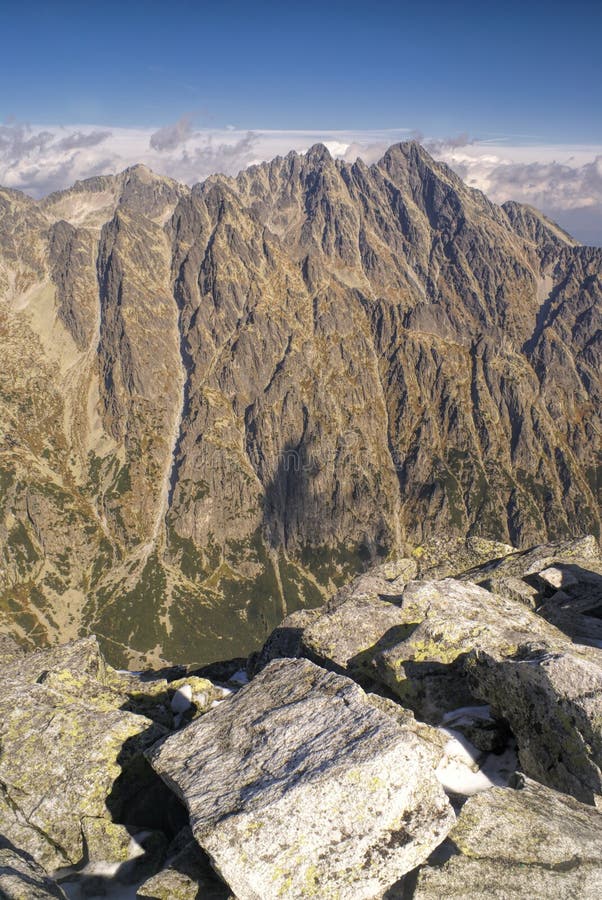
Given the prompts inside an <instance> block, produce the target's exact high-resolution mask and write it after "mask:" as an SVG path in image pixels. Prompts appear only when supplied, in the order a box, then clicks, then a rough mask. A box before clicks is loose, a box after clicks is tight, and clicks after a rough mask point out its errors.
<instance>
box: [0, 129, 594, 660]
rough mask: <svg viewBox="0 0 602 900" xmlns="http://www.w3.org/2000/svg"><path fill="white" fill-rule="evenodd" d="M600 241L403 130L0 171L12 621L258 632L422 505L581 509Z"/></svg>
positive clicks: (565, 525)
mask: <svg viewBox="0 0 602 900" xmlns="http://www.w3.org/2000/svg"><path fill="white" fill-rule="evenodd" d="M601 273H602V250H600V249H595V248H586V247H581V246H579V245H577V244H576V242H574V241H573V240H572V239H571V238H570V237H569V236H568V235H566V234H565V233H564V232H562V230H561V229H559V228H558V226H556V225H555V224H554V223H552V222H550V221H549V220H547V219H546V218H545V217H544V216H543V215H542V214H540V213H538V212H537V211H536V210H533V209H531V208H530V207H524V206H521V205H519V204H515V203H508V204H505V205H504V206H503V207H498V206H496V205H494V204H493V203H491V202H490V201H489V200H488V199H487V198H486V197H485V196H484V195H483V194H482V193H480V192H478V191H475V190H473V189H471V188H468V187H467V186H466V185H464V184H463V183H462V181H461V180H460V179H459V178H458V177H457V176H456V175H455V174H454V173H453V172H451V170H450V169H448V168H447V167H446V166H444V165H441V164H439V163H435V162H434V161H433V160H432V159H431V158H430V157H429V155H428V154H427V153H426V151H425V150H424V149H423V148H422V147H420V145H418V144H416V143H414V142H409V143H406V144H400V145H396V146H394V147H392V148H390V150H389V151H387V153H386V154H385V155H384V157H383V158H382V159H381V160H380V162H379V163H377V164H376V165H373V166H370V167H368V166H366V165H364V164H363V163H362V162H361V161H360V160H358V161H357V162H356V163H354V164H348V163H344V162H341V161H338V160H334V159H332V157H331V156H330V154H329V153H328V151H327V149H326V148H325V147H323V146H321V145H318V146H316V147H313V148H312V149H311V150H310V151H309V152H308V153H307V154H305V155H298V154H296V153H291V154H289V155H288V156H287V157H285V158H276V159H275V160H273V161H272V162H270V163H265V164H262V165H259V166H254V167H251V168H250V169H247V170H245V171H244V172H242V173H240V175H239V176H237V177H236V178H228V177H225V176H219V175H218V176H212V177H211V178H209V179H207V180H206V181H205V182H203V183H202V184H199V185H195V186H194V187H193V188H192V189H189V188H187V187H185V186H182V185H178V184H177V183H176V182H173V181H171V180H170V179H167V178H162V177H159V176H156V175H154V174H153V173H151V172H150V171H149V170H148V169H146V168H145V167H143V166H136V167H134V168H132V169H128V170H126V172H124V173H121V174H120V175H117V176H103V177H100V178H94V179H90V180H88V181H85V182H81V183H78V184H76V185H75V186H74V187H73V188H72V189H70V190H68V191H63V192H59V193H58V194H54V195H51V196H50V197H47V198H46V199H45V200H43V201H41V202H39V203H35V202H34V201H32V200H30V199H29V198H27V197H25V196H24V195H21V194H18V193H17V192H14V191H5V190H0V291H1V295H2V298H3V302H2V304H1V306H0V316H1V319H0V328H1V330H2V335H3V347H4V350H5V352H4V354H3V357H4V359H3V363H2V366H1V369H0V379H1V383H0V392H1V393H0V403H1V404H2V411H3V418H2V421H3V423H4V427H3V432H4V433H3V436H2V446H1V448H0V477H1V479H2V493H1V503H2V508H1V510H0V537H1V541H2V547H3V554H4V561H3V566H2V569H3V571H2V574H1V578H2V582H3V583H2V585H1V587H0V591H1V593H0V613H1V615H2V626H1V627H2V630H4V631H10V632H11V633H13V634H15V636H16V637H18V638H19V639H21V640H22V641H25V640H27V641H35V642H38V643H44V642H45V641H48V640H53V639H55V638H56V637H57V636H58V635H60V636H61V637H62V638H63V639H65V638H69V637H74V636H76V635H77V634H79V633H86V632H88V631H90V630H92V631H94V632H95V633H97V634H99V635H100V637H101V640H104V642H105V649H106V652H107V653H108V655H109V657H110V658H111V659H112V660H113V661H115V662H119V663H126V662H132V661H136V662H137V663H144V664H147V663H150V664H157V663H160V662H161V661H162V660H166V661H177V660H178V659H183V658H186V659H187V660H188V661H189V660H190V659H191V658H195V659H197V660H198V661H199V662H202V661H206V660H207V659H209V658H211V657H212V658H216V657H218V656H222V657H226V656H231V655H234V654H236V653H238V652H243V651H245V652H246V650H248V649H250V647H251V645H252V644H253V642H259V641H260V640H261V639H262V638H263V636H264V635H265V633H267V631H268V630H270V628H271V627H272V626H273V625H275V624H276V623H277V622H278V621H279V620H280V618H282V615H283V614H284V613H285V612H287V611H291V610H292V609H295V608H297V607H298V606H302V605H306V604H308V605H312V604H313V605H315V604H316V603H318V602H319V601H320V599H321V598H322V597H323V596H324V593H325V592H327V591H328V590H329V589H330V588H331V587H332V586H333V584H335V583H337V582H338V581H340V579H341V578H343V577H345V576H347V575H349V574H351V573H352V572H353V571H355V570H357V568H359V567H360V566H361V565H362V562H363V561H365V560H366V559H373V558H377V557H378V556H382V555H385V554H386V553H387V552H389V551H394V550H401V549H403V550H404V551H405V552H409V551H411V550H416V553H417V554H418V555H419V553H420V549H419V548H420V546H421V545H422V544H423V543H424V542H425V541H427V540H428V539H429V537H430V536H431V535H433V534H435V533H441V532H443V533H446V534H449V535H457V536H466V535H482V536H486V537H490V538H494V539H497V540H500V541H504V542H511V543H513V544H516V545H519V546H525V545H528V544H529V543H535V542H537V541H539V540H542V539H545V538H558V537H564V536H569V535H571V534H573V533H575V530H577V531H578V532H579V533H581V532H585V531H591V532H594V533H597V534H599V533H600V471H601V469H600V419H599V410H600V399H601V392H602V391H601V384H600V376H599V372H600V363H601V356H602V353H601V347H600V320H601V312H600V296H601V293H602V290H601V277H602V274H601Z"/></svg>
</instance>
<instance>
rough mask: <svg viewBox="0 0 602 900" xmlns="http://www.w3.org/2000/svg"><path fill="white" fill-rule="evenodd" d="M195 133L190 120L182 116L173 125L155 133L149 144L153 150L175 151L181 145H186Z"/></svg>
mask: <svg viewBox="0 0 602 900" xmlns="http://www.w3.org/2000/svg"><path fill="white" fill-rule="evenodd" d="M193 133H194V132H193V130H192V124H191V122H190V119H189V118H188V116H182V118H181V119H178V121H177V122H174V124H173V125H165V126H164V127H163V128H159V130H158V131H153V133H152V134H151V136H150V139H149V144H150V146H151V147H152V149H153V150H174V149H175V148H176V147H179V146H180V144H185V143H186V141H187V140H188V139H189V138H191V137H192V135H193Z"/></svg>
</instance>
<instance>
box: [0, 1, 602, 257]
mask: <svg viewBox="0 0 602 900" xmlns="http://www.w3.org/2000/svg"><path fill="white" fill-rule="evenodd" d="M0 30H1V33H2V48H3V49H2V54H0V183H1V184H3V185H5V186H8V187H14V188H19V189H21V190H25V191H26V192H28V193H31V194H32V195H34V196H41V195H43V194H44V193H48V192H49V191H51V190H54V189H57V188H60V187H66V186H68V185H69V184H70V183H72V182H73V180H75V178H82V177H87V176H88V175H93V174H98V173H99V172H101V171H105V172H112V171H118V170H119V169H120V168H124V167H125V166H127V165H131V164H133V163H135V162H145V163H146V164H147V165H150V166H151V168H154V169H155V170H156V171H159V172H161V173H164V174H169V175H172V176H173V177H176V178H179V179H181V180H184V181H187V182H189V183H193V182H194V181H198V180H201V179H202V178H204V177H206V176H207V175H208V174H210V173H211V172H212V171H226V172H227V173H228V174H234V173H235V172H236V171H237V170H238V169H239V168H242V167H244V166H245V165H248V164H249V163H251V162H256V161H258V160H260V159H265V158H269V157H271V156H273V155H275V154H277V153H280V154H282V153H286V152H287V151H288V150H290V149H297V150H300V151H302V150H305V149H307V148H308V147H309V146H310V145H311V143H314V142H315V141H316V140H322V141H324V142H325V143H327V146H329V149H331V152H333V153H334V154H335V155H339V156H344V157H346V158H352V157H353V156H354V155H355V156H357V155H362V156H363V157H364V158H365V159H366V161H368V162H371V161H373V159H374V158H377V157H378V155H379V153H380V150H381V148H384V147H386V146H387V144H390V143H393V142H395V141H397V140H404V139H407V138H408V137H418V138H419V139H421V140H422V141H423V142H424V143H425V144H426V146H427V148H428V149H430V151H431V152H432V153H433V155H435V156H436V157H437V158H441V159H444V160H445V161H447V162H449V163H450V164H451V165H452V166H453V167H454V168H455V169H456V170H457V171H458V172H459V174H460V175H462V177H464V178H466V179H467V180H468V182H469V183H472V184H473V185H474V186H477V187H481V188H482V189H485V190H486V192H488V193H489V195H490V196H491V197H492V199H494V200H496V201H498V202H501V201H503V200H505V199H510V198H512V199H516V200H520V201H523V202H529V203H532V204H533V205H538V206H540V207H541V208H543V209H544V211H545V212H547V213H548V214H550V215H552V216H553V217H555V218H556V219H557V220H558V221H560V224H563V225H564V226H565V227H568V228H569V230H572V232H573V233H574V234H575V235H576V236H577V237H578V238H579V239H580V240H583V241H584V242H590V243H599V244H602V88H601V85H602V53H601V52H600V49H599V48H600V44H601V43H602V3H599V2H593V0H590V2H582V0H576V2H573V3H572V4H571V5H569V4H566V3H562V4H561V3H556V2H554V0H550V2H547V3H543V2H540V0H528V2H527V0H523V2H521V3H517V2H514V0H505V2H503V3H502V2H491V0H481V2H479V3H475V2H462V0H456V2H454V3H452V2H447V3H442V2H439V0H430V2H429V3H420V2H418V0H414V2H412V3H409V2H405V0H398V2H390V0H372V2H370V3H369V2H366V0H364V2H363V3H356V2H354V0H348V2H340V0H329V2H322V3H317V2H315V0H306V2H304V3H294V2H290V3H286V2H282V0H281V2H279V3H272V2H255V3H251V2H246V3H242V2H238V0H229V2H228V0H227V2H221V3H218V2H213V3H207V2H204V0H196V2H184V0H172V2H153V0H145V2H138V0H129V2H123V0H122V2H121V3H115V2H113V0H105V2H103V3H97V2H94V0H92V2H88V3H83V2H79V3H74V2H61V0H55V2H52V3H49V2H44V3H42V2H30V0H22V2H20V3H18V4H12V3H11V4H9V3H7V2H6V0H1V2H0Z"/></svg>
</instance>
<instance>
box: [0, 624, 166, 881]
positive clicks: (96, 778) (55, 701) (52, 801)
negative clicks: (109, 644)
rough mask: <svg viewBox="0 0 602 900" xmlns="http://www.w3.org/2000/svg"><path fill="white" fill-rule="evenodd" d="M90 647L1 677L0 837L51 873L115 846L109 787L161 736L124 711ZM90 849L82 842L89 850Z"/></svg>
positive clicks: (22, 661) (41, 658)
mask: <svg viewBox="0 0 602 900" xmlns="http://www.w3.org/2000/svg"><path fill="white" fill-rule="evenodd" d="M106 675H107V672H106V669H105V664H104V661H103V659H102V657H101V656H100V653H99V651H98V645H97V643H96V640H95V639H94V638H88V639H85V640H81V641H76V642H74V643H72V644H67V645H65V646H63V647H58V648H55V649H52V650H47V651H37V652H35V653H29V654H26V655H22V656H21V655H18V656H15V657H14V658H13V659H12V660H11V659H9V660H7V661H6V662H5V663H4V664H3V666H2V668H1V670H0V742H1V746H2V753H1V755H0V833H2V834H3V835H4V836H5V837H6V838H7V839H8V840H9V841H11V842H12V843H13V844H15V845H16V846H18V847H20V848H23V850H24V851H27V852H28V853H30V854H31V855H32V856H33V857H34V858H35V859H36V861H37V862H38V863H41V864H42V865H44V866H45V867H46V868H48V869H49V870H51V869H55V868H59V867H61V866H66V865H70V864H71V865H72V864H76V863H78V862H79V861H80V860H81V859H82V858H83V856H84V851H85V847H84V837H83V835H86V843H87V844H88V846H87V850H88V852H89V853H93V852H94V850H95V849H96V848H95V846H94V841H93V839H92V836H93V835H96V837H97V843H98V852H99V853H103V852H106V845H107V843H112V842H114V841H115V840H116V834H115V832H116V830H117V829H118V826H116V825H114V824H113V822H112V821H111V814H110V812H109V809H108V798H109V795H110V794H111V792H112V790H113V787H114V784H115V782H116V779H117V778H118V776H120V774H121V773H122V771H123V770H124V769H127V767H128V766H129V765H131V764H132V763H133V762H134V761H135V760H136V758H139V759H142V751H143V750H144V749H146V748H147V747H149V746H150V745H151V744H152V743H153V742H154V741H156V740H157V739H158V738H159V737H161V736H162V735H164V734H165V733H166V729H165V728H164V727H163V726H161V725H159V724H157V723H155V722H153V721H151V720H150V719H148V718H146V717H145V716H142V715H138V714H136V713H133V712H130V711H127V710H122V709H121V708H120V707H121V706H122V705H124V704H125V703H126V701H127V697H126V696H125V695H121V694H120V693H119V691H117V690H116V689H115V688H113V687H111V686H109V685H108V684H107V683H106ZM88 839H89V840H88Z"/></svg>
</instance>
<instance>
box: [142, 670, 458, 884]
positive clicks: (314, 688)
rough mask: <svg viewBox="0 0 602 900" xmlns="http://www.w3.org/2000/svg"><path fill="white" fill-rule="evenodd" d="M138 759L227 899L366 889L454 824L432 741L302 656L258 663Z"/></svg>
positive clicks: (416, 857)
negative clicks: (180, 813)
mask: <svg viewBox="0 0 602 900" xmlns="http://www.w3.org/2000/svg"><path fill="white" fill-rule="evenodd" d="M148 758H149V760H150V762H151V764H152V765H153V766H154V768H155V769H156V771H157V772H158V773H159V774H160V775H161V776H162V777H163V778H164V780H165V781H166V782H167V783H168V784H169V785H170V786H171V787H172V788H173V789H174V790H175V791H176V792H177V793H178V794H179V796H180V797H181V798H182V799H183V800H184V802H185V803H186V805H187V807H188V809H189V812H190V821H191V826H192V829H193V833H194V835H195V837H196V839H197V841H198V842H199V844H200V845H201V846H202V847H203V848H204V849H205V850H206V851H207V852H208V853H209V855H210V856H211V857H212V859H213V862H214V865H215V866H216V868H217V869H218V871H219V873H220V874H221V875H222V877H223V878H224V880H225V881H226V882H227V883H228V884H229V885H230V887H231V889H232V891H233V893H234V894H235V895H236V896H237V897H238V898H239V900H270V898H276V897H279V898H297V900H299V898H302V897H320V898H324V900H327V898H335V897H336V898H338V900H362V898H366V900H367V898H372V897H376V896H379V895H381V894H382V893H383V892H384V891H385V890H386V889H387V888H388V887H389V886H390V885H392V884H393V883H394V882H396V881H397V880H398V879H399V878H400V877H401V876H402V875H403V874H404V873H406V872H408V871H409V870H411V869H412V868H414V867H416V866H417V865H419V864H420V863H421V862H423V861H424V860H425V859H426V858H427V857H428V855H429V854H430V852H431V851H432V850H433V849H434V848H435V847H436V846H437V845H438V844H439V843H440V842H441V841H442V840H443V839H444V837H445V835H446V834H447V832H448V831H449V829H450V827H451V826H452V824H453V822H454V814H453V811H452V809H451V807H450V805H449V803H448V801H447V799H446V797H445V794H444V792H443V790H442V788H441V786H440V785H439V783H438V781H437V779H436V777H435V773H434V764H433V752H432V748H431V747H429V746H428V745H426V744H425V742H424V741H423V740H422V739H421V738H420V737H419V736H417V735H416V734H415V733H413V732H412V731H411V730H410V729H405V728H404V727H403V726H401V725H399V724H397V722H395V721H394V720H393V719H392V718H391V717H390V716H389V715H387V714H386V713H383V712H382V711H381V710H379V709H377V708H376V707H375V706H374V705H373V704H372V703H371V702H370V700H369V699H368V698H367V696H366V694H365V693H364V692H363V690H362V689H361V688H360V687H358V686H357V685H356V684H354V683H353V682H352V681H350V680H349V679H348V678H346V677H343V676H340V675H337V674H335V673H331V672H326V671H324V670H323V669H321V668H320V667H318V666H316V665H314V664H313V663H311V662H310V661H308V660H304V659H298V660H288V659H287V660H279V661H274V662H272V663H270V664H269V665H268V666H267V667H266V668H265V669H264V670H263V671H262V672H261V674H259V675H258V676H257V677H256V678H255V679H254V680H253V681H252V682H251V684H249V685H248V686H247V687H245V688H243V689H242V690H241V691H240V692H239V693H238V694H237V695H235V696H234V697H232V698H231V699H230V700H228V701H227V702H225V703H223V704H222V705H221V706H219V707H218V708H216V709H215V710H214V711H212V712H211V713H209V714H208V715H207V716H205V717H204V718H202V719H199V720H198V721H196V722H194V723H192V724H191V725H190V726H188V728H186V729H185V730H184V731H182V732H181V733H179V734H176V735H174V736H172V737H170V738H169V739H167V740H165V741H163V742H161V743H160V744H157V745H156V746H155V747H153V748H152V749H151V750H150V751H149V752H148Z"/></svg>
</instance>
